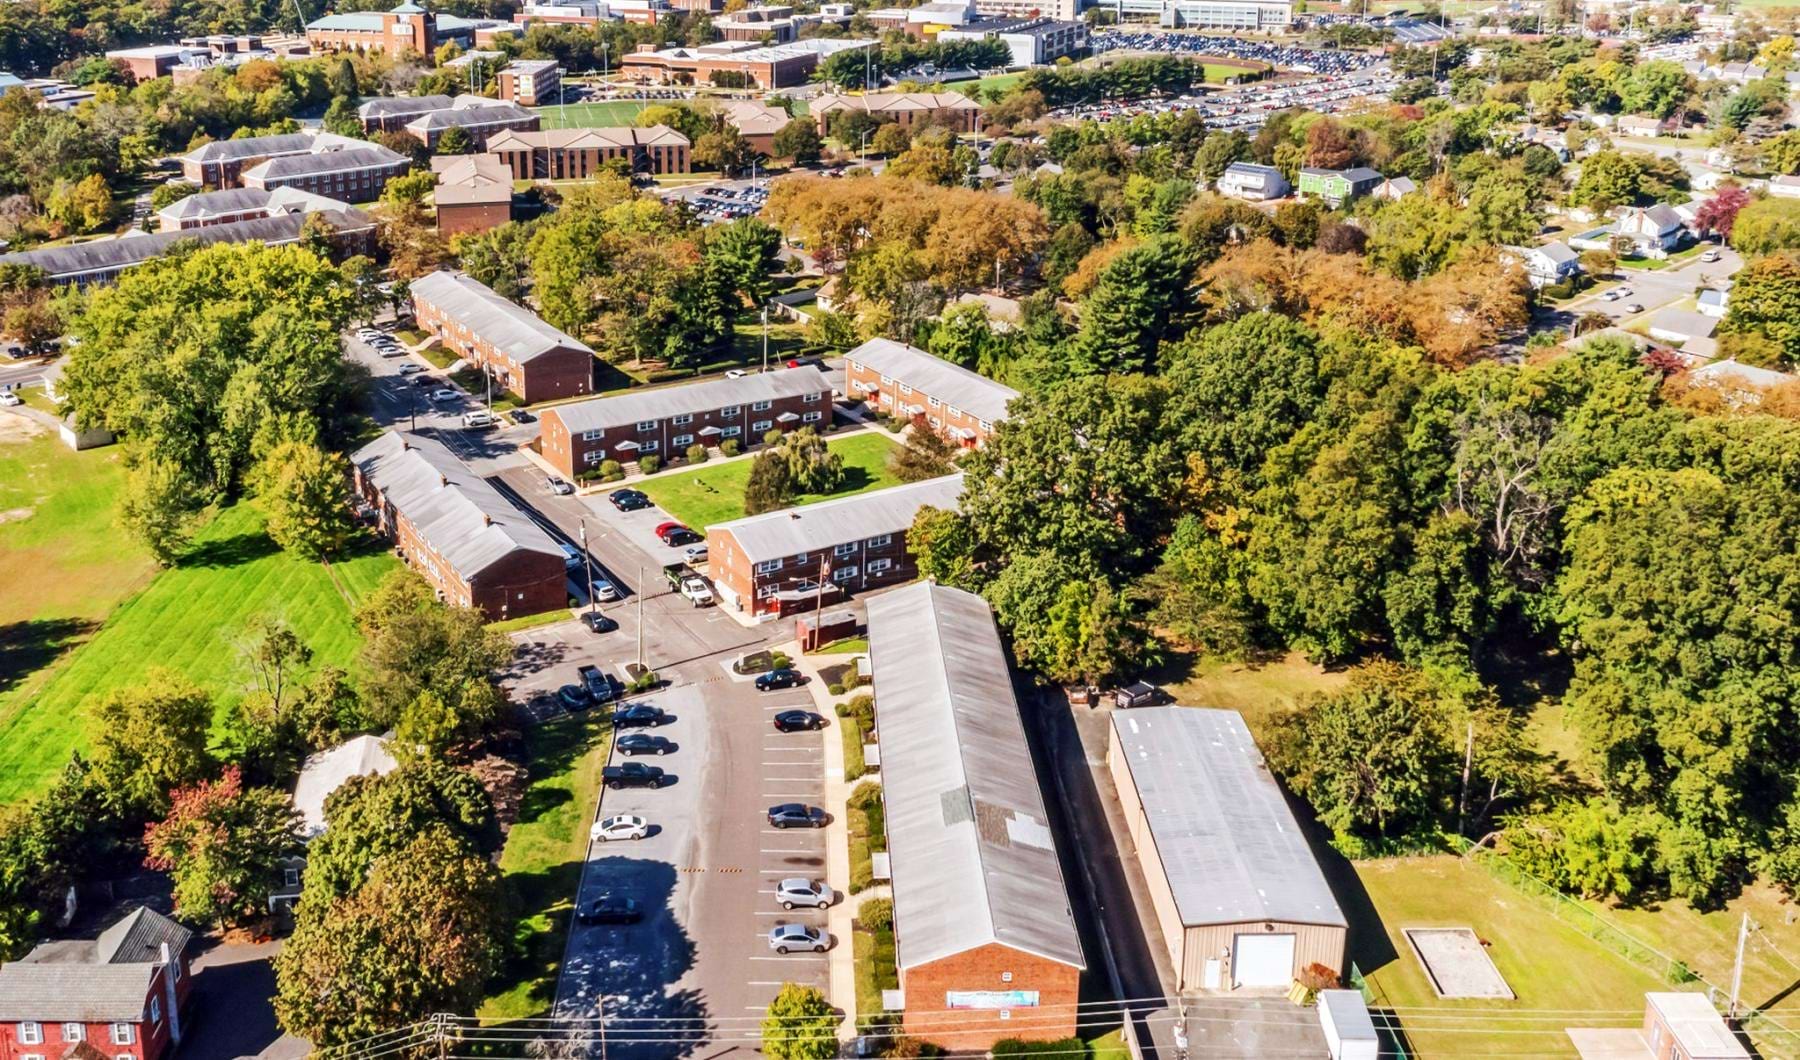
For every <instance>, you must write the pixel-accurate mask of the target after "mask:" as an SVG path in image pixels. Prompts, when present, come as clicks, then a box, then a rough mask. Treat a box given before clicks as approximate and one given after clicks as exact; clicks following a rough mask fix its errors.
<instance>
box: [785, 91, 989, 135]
mask: <svg viewBox="0 0 1800 1060" xmlns="http://www.w3.org/2000/svg"><path fill="white" fill-rule="evenodd" d="M859 110H860V111H867V112H868V114H869V116H870V117H873V118H875V119H876V120H878V121H884V122H886V121H891V122H894V123H896V124H898V125H899V126H900V127H901V128H905V129H910V128H912V127H913V126H915V125H941V126H943V127H944V128H946V129H951V130H953V131H955V132H966V133H972V132H978V131H980V129H981V104H979V103H977V102H975V101H974V100H972V99H970V98H969V97H968V96H965V95H963V94H962V93H961V92H867V93H861V94H857V95H834V94H831V93H826V94H825V95H822V96H820V97H819V98H818V99H815V100H814V101H813V102H812V105H811V106H810V107H808V108H807V113H808V114H810V115H812V117H813V119H814V120H815V121H817V122H818V123H819V135H821V136H823V135H825V132H826V124H827V122H828V121H829V120H830V118H831V115H833V114H835V113H837V112H838V111H859Z"/></svg>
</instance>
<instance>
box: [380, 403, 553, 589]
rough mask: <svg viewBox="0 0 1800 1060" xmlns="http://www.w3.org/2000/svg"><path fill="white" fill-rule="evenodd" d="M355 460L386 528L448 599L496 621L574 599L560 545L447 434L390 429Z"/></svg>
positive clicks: (407, 558)
mask: <svg viewBox="0 0 1800 1060" xmlns="http://www.w3.org/2000/svg"><path fill="white" fill-rule="evenodd" d="M350 462H351V464H352V467H353V470H354V473H355V484H356V493H357V495H358V496H359V497H361V498H362V499H363V500H364V501H366V502H368V504H369V505H370V506H371V507H373V508H374V509H375V512H376V515H377V518H378V520H379V525H380V528H381V531H382V533H384V534H386V535H388V536H389V537H391V538H393V540H394V544H395V551H396V552H397V553H398V554H399V556H400V558H401V559H403V560H405V561H406V562H407V564H408V565H409V566H411V567H412V568H413V570H415V571H418V572H419V574H420V576H422V577H423V578H424V579H425V580H426V581H428V582H430V583H431V584H432V586H433V587H434V588H436V589H437V591H438V595H439V596H440V598H442V599H443V601H444V602H445V603H448V604H451V605H453V606H456V607H474V608H478V609H480V610H481V612H482V613H483V614H485V615H487V617H488V618H489V619H492V620H494V621H500V620H502V619H506V618H518V617H519V616H521V615H537V614H542V613H544V612H546V611H553V610H555V609H557V608H559V607H563V606H565V605H567V604H568V602H569V587H568V573H567V568H566V566H565V563H566V560H565V557H564V553H563V551H562V549H561V547H559V546H558V545H557V543H556V542H555V541H554V540H552V539H551V537H550V535H549V534H546V533H545V532H544V531H543V529H542V528H540V527H539V526H538V525H537V524H536V523H534V522H532V521H531V520H530V519H528V518H526V516H525V513H524V512H521V511H520V510H519V509H518V508H515V507H514V506H513V505H512V504H511V502H509V501H507V500H506V498H504V497H502V496H500V494H499V493H498V492H497V491H496V490H495V489H494V487H493V486H491V485H489V484H488V481H487V480H486V479H484V478H482V477H481V476H479V475H477V474H475V473H474V472H472V471H470V470H469V469H468V467H466V466H465V465H464V464H463V462H462V461H460V460H458V459H457V458H456V457H455V456H454V455H452V454H451V452H450V450H448V449H446V448H444V446H443V444H442V443H440V442H437V441H433V440H430V439H426V438H421V437H419V436H417V435H408V434H402V433H400V432H398V431H389V432H388V433H386V434H383V435H382V436H381V437H379V438H377V439H375V440H374V441H372V442H370V443H369V444H368V445H365V446H363V447H362V448H361V449H358V450H357V451H356V452H355V453H353V454H351V457H350Z"/></svg>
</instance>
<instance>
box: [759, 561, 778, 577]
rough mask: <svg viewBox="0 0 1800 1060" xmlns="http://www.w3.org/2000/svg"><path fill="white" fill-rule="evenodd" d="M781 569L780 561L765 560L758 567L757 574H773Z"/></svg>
mask: <svg viewBox="0 0 1800 1060" xmlns="http://www.w3.org/2000/svg"><path fill="white" fill-rule="evenodd" d="M780 569H781V560H778V559H765V560H763V561H762V562H761V563H758V564H757V565H756V573H758V574H773V573H775V572H776V571H778V570H780Z"/></svg>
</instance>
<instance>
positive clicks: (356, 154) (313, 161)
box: [244, 144, 407, 180]
mask: <svg viewBox="0 0 1800 1060" xmlns="http://www.w3.org/2000/svg"><path fill="white" fill-rule="evenodd" d="M405 164H407V158H406V156H405V155H403V154H401V153H399V152H398V151H390V150H388V149H387V148H385V147H382V146H381V145H379V144H369V145H368V146H367V147H352V148H350V149H348V150H344V151H320V152H318V153H317V154H308V155H281V156H279V157H276V158H271V159H269V160H267V161H264V162H258V163H257V164H256V165H254V166H252V167H250V168H249V169H247V170H245V171H244V179H245V180H287V179H290V178H293V177H310V176H314V175H316V174H319V173H348V172H351V171H352V170H358V169H391V168H393V167H394V166H398V165H405Z"/></svg>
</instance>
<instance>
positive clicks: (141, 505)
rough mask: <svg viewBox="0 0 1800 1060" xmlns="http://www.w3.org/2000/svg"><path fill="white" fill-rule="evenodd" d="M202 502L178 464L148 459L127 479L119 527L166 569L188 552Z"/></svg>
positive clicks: (135, 468)
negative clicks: (141, 544) (138, 542)
mask: <svg viewBox="0 0 1800 1060" xmlns="http://www.w3.org/2000/svg"><path fill="white" fill-rule="evenodd" d="M201 506H202V505H201V502H200V498H199V497H198V496H196V495H195V492H194V490H193V487H192V485H191V484H190V483H189V481H188V480H187V478H186V477H184V476H183V474H182V472H181V468H180V467H178V466H177V465H176V464H175V462H174V461H171V460H162V459H158V458H156V457H145V458H143V459H141V460H140V461H139V463H138V464H137V465H136V466H134V467H132V468H131V469H130V470H129V471H127V472H126V475H125V489H124V491H123V492H122V493H120V495H119V525H120V526H121V527H122V528H124V530H125V532H126V533H128V534H130V535H131V536H132V537H135V538H137V539H138V540H139V541H140V542H142V543H143V544H144V545H145V547H147V548H148V549H149V550H150V555H151V556H153V557H154V558H155V559H156V561H157V562H158V563H160V564H162V565H163V566H165V567H166V566H169V565H170V564H172V563H174V562H175V559H176V557H178V556H180V555H181V554H182V553H183V552H185V551H186V550H187V547H188V542H189V540H190V534H191V531H192V527H193V521H194V519H193V517H194V515H195V513H196V512H198V511H199V510H200V508H201Z"/></svg>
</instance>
